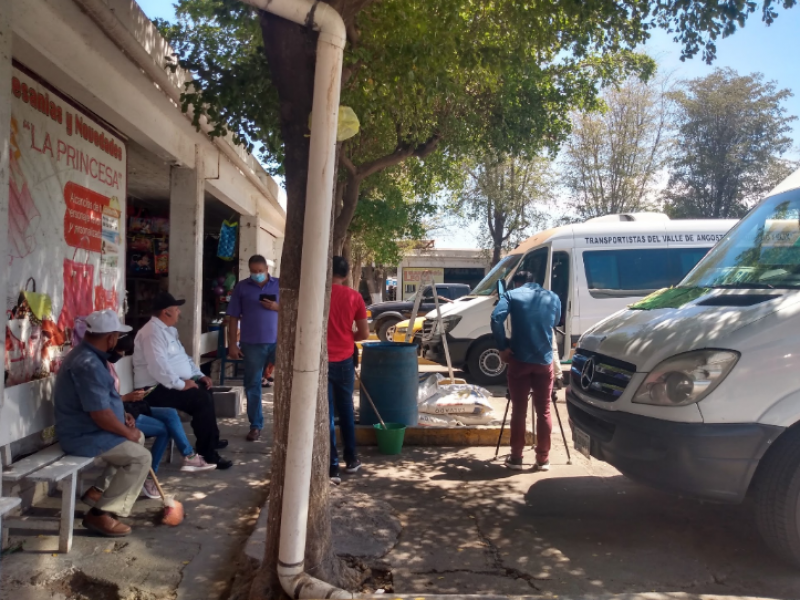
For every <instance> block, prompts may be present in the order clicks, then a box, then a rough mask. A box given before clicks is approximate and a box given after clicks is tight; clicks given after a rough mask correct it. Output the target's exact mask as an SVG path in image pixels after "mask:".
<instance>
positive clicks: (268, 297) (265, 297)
mask: <svg viewBox="0 0 800 600" xmlns="http://www.w3.org/2000/svg"><path fill="white" fill-rule="evenodd" d="M258 299H259V300H269V301H270V302H275V300H277V299H278V297H277V296H276V295H275V294H261V295H260V296H259V297H258Z"/></svg>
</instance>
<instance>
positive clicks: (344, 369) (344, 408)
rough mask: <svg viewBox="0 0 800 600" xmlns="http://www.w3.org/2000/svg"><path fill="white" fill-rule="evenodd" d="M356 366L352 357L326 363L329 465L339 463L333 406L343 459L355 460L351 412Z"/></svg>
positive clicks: (354, 429)
mask: <svg viewBox="0 0 800 600" xmlns="http://www.w3.org/2000/svg"><path fill="white" fill-rule="evenodd" d="M355 377H356V367H355V365H354V364H353V359H352V358H348V359H347V360H343V361H341V362H329V363H328V409H329V411H330V417H331V466H338V465H339V453H338V452H337V451H336V431H335V429H334V424H333V415H334V408H335V409H336V413H337V414H338V415H339V430H340V431H341V432H342V443H343V444H344V460H345V462H351V461H354V460H356V424H355V414H354V413H353V387H354V386H355Z"/></svg>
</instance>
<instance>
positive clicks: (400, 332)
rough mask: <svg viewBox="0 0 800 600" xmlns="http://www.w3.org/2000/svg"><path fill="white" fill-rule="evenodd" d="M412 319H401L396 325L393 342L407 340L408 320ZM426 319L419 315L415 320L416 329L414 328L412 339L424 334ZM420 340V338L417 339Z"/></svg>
mask: <svg viewBox="0 0 800 600" xmlns="http://www.w3.org/2000/svg"><path fill="white" fill-rule="evenodd" d="M410 320H411V319H406V320H405V321H400V322H399V323H398V324H397V325H395V327H394V335H393V336H392V341H393V342H405V341H406V332H407V331H408V322H409V321H410ZM424 321H425V317H417V319H416V320H415V321H414V329H412V335H411V341H412V342H414V341H415V340H414V338H415V337H416V336H417V335H418V334H419V336H420V337H421V336H422V323H423V322H424ZM417 341H419V340H417Z"/></svg>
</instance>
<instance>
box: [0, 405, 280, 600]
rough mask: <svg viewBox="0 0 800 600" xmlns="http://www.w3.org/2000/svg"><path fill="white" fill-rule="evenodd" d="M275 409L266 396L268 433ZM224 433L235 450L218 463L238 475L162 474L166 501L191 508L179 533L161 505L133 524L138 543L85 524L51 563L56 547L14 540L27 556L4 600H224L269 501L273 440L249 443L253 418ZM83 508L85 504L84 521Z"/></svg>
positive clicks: (5, 564)
mask: <svg viewBox="0 0 800 600" xmlns="http://www.w3.org/2000/svg"><path fill="white" fill-rule="evenodd" d="M271 400H272V396H271V394H266V395H265V404H264V408H265V418H266V419H267V427H266V431H269V430H270V429H271V428H270V425H269V423H270V421H269V419H270V417H271ZM220 427H221V430H222V437H225V438H228V439H229V440H230V447H229V448H228V449H226V450H223V451H222V452H221V453H222V454H223V455H225V456H227V457H228V458H231V459H232V460H233V461H234V463H235V464H234V467H232V468H231V469H229V470H227V471H211V472H209V473H202V474H198V475H190V474H185V473H181V472H180V471H178V470H177V465H176V466H175V467H173V466H172V465H167V464H164V465H162V467H161V470H160V481H161V482H162V485H163V486H164V488H165V491H167V493H174V494H175V495H176V496H177V497H178V499H179V500H180V501H181V502H182V503H183V504H184V507H185V508H186V513H187V517H186V520H185V522H184V523H183V524H182V525H181V526H179V527H176V528H167V527H165V526H163V525H156V524H155V521H156V520H157V519H158V516H159V515H160V508H159V507H160V501H158V500H147V499H144V498H142V499H140V500H139V501H138V502H137V503H136V506H135V512H134V515H133V517H132V518H131V519H130V520H128V523H129V524H130V525H132V526H133V527H134V528H135V531H134V533H133V534H132V535H131V536H129V537H127V538H123V539H120V540H117V541H114V540H108V539H104V538H98V537H94V536H92V535H90V534H89V533H88V532H87V531H85V530H84V529H83V528H82V527H80V518H78V519H77V520H76V531H75V542H74V547H73V550H72V552H70V553H69V554H67V555H60V554H54V552H56V550H57V547H58V538H57V537H52V536H39V537H37V536H36V535H31V536H27V537H24V538H22V537H14V536H12V543H14V542H19V541H23V542H24V546H23V551H22V552H19V553H15V554H11V555H8V556H5V557H3V558H2V570H1V572H0V575H1V576H2V579H0V600H39V599H45V598H47V599H64V598H69V599H72V598H75V599H77V600H167V599H173V598H176V599H179V600H184V599H185V600H205V599H209V600H211V599H213V600H216V599H219V598H225V597H227V595H228V591H229V588H230V584H231V581H232V579H233V577H234V575H235V574H236V571H237V568H238V561H240V560H243V556H242V553H241V549H242V547H243V545H244V543H245V541H246V540H247V537H248V536H249V535H250V533H251V532H252V529H253V527H254V525H255V521H256V519H257V517H258V507H259V506H261V505H262V504H263V503H264V501H265V499H266V487H265V483H266V475H267V473H268V472H269V471H268V464H269V459H268V453H269V448H270V445H271V437H270V436H269V435H265V436H264V437H262V439H261V440H260V441H259V442H256V443H248V442H245V441H244V439H243V438H244V435H245V434H246V433H247V431H248V427H247V420H246V418H240V419H223V420H221V421H220ZM176 455H177V453H176ZM176 460H177V456H176ZM45 505H46V506H51V507H52V508H53V511H52V512H51V514H55V511H57V510H58V507H59V506H60V500H59V498H50V499H48V501H47V502H46V503H45ZM85 508H86V507H85V506H83V505H82V504H81V503H80V502H79V503H78V511H79V512H80V511H81V510H82V509H85ZM108 582H114V583H113V584H109V583H108Z"/></svg>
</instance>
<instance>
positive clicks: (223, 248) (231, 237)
mask: <svg viewBox="0 0 800 600" xmlns="http://www.w3.org/2000/svg"><path fill="white" fill-rule="evenodd" d="M238 228H239V223H238V222H236V221H234V222H230V221H223V222H222V227H221V228H220V230H219V245H218V246H217V257H218V258H221V259H222V260H233V259H234V258H236V230H237V229H238Z"/></svg>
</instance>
